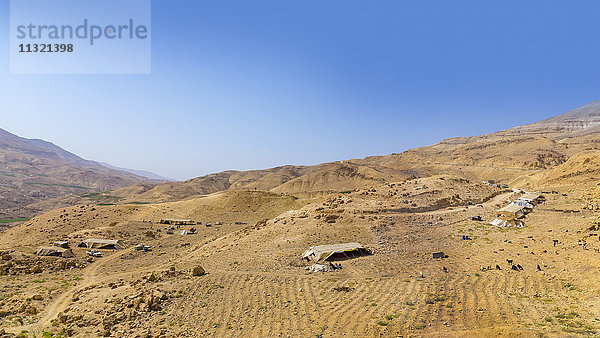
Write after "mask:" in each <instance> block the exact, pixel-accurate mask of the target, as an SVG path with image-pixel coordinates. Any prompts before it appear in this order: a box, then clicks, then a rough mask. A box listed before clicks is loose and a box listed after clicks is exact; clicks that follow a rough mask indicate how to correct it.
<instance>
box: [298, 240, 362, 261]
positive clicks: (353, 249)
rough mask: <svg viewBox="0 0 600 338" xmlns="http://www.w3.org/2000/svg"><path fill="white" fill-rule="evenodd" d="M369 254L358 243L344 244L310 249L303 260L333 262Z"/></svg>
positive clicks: (303, 256)
mask: <svg viewBox="0 0 600 338" xmlns="http://www.w3.org/2000/svg"><path fill="white" fill-rule="evenodd" d="M370 254H371V252H370V251H369V250H367V249H365V247H363V246H362V245H361V244H359V243H344V244H332V245H318V246H313V247H310V248H309V249H308V250H306V252H304V255H302V258H303V259H306V260H307V261H309V262H310V261H316V262H319V261H335V260H343V259H348V258H354V257H360V256H365V255H370Z"/></svg>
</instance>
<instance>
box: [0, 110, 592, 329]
mask: <svg viewBox="0 0 600 338" xmlns="http://www.w3.org/2000/svg"><path fill="white" fill-rule="evenodd" d="M589 114H591V116H587V115H585V114H580V113H577V114H575V115H576V116H577V118H578V119H580V122H581V124H580V125H591V123H588V122H586V121H588V120H590V121H591V120H593V118H594V116H593V114H594V112H593V111H592V112H590V113H589ZM567 115H568V113H567ZM575 115H574V116H575ZM571 119H572V118H571ZM555 129H556V128H554V129H553V128H550V129H548V133H547V134H546V133H543V132H539V133H538V132H536V133H530V134H528V133H520V132H517V133H515V132H510V133H509V132H508V131H502V132H498V133H493V134H489V135H482V136H477V137H468V138H456V139H450V140H445V141H443V142H440V143H438V144H435V145H432V146H429V147H423V148H418V149H413V150H409V151H406V152H404V153H401V154H392V155H388V156H377V157H369V158H365V159H357V160H348V161H341V162H332V163H326V164H321V165H317V166H305V167H296V166H284V167H278V168H273V169H268V170H255V171H247V172H239V171H226V172H222V173H217V174H211V175H206V176H203V177H199V178H195V179H192V180H189V181H186V182H168V183H164V184H154V183H137V184H134V185H131V186H128V187H125V188H121V189H116V190H113V191H110V192H98V193H89V194H85V195H83V194H71V195H69V196H63V197H57V198H55V199H51V200H46V201H44V202H40V203H46V206H45V207H47V208H51V206H56V207H58V206H60V207H58V208H56V209H54V210H51V211H49V212H46V213H44V214H42V215H40V216H37V217H34V218H32V219H31V220H28V221H25V222H23V223H21V224H19V225H17V226H15V227H12V228H9V229H7V230H6V231H4V232H2V233H0V289H1V290H2V291H3V292H2V295H1V296H0V297H1V299H0V337H3V338H4V336H3V334H5V335H6V337H15V335H17V334H25V335H31V334H33V333H35V334H36V335H41V334H44V332H46V333H45V335H46V336H48V335H51V336H53V335H55V334H61V335H63V336H73V337H99V336H105V337H125V336H131V337H172V336H180V337H200V336H202V337H204V336H207V337H275V336H285V337H310V336H312V337H399V336H418V337H498V336H501V337H504V336H508V337H578V336H596V335H598V334H600V319H599V318H600V306H598V305H599V304H600V281H599V279H598V278H597V276H598V273H600V237H599V236H600V235H599V231H600V189H599V188H598V187H599V186H598V182H599V180H598V173H599V172H600V155H598V153H599V151H600V150H599V149H597V145H598V144H600V143H598V141H597V140H598V139H600V135H598V134H597V133H595V132H592V133H587V132H585V133H581V130H582V128H579V129H576V130H574V128H566V129H561V130H560V132H557V131H556V130H555ZM584 130H585V128H584ZM484 181H485V182H484ZM524 191H530V192H534V193H536V192H537V193H541V194H542V195H544V198H540V199H537V198H536V199H535V200H536V202H535V205H530V206H527V207H526V209H528V211H527V212H526V214H525V212H523V215H522V216H519V217H521V218H519V222H521V224H522V226H516V227H515V226H497V225H495V224H498V223H495V221H496V219H497V218H498V217H505V216H500V215H499V213H500V209H501V208H503V207H506V206H508V205H510V203H512V202H513V201H515V200H517V199H518V198H525V196H527V195H528V194H524ZM532 203H533V202H532ZM61 205H62V206H61ZM66 205H68V206H66ZM520 210H525V207H523V209H520ZM515 215H516V213H515ZM515 217H516V216H515ZM168 223H176V224H168ZM110 241H112V242H110ZM65 242H67V243H68V245H70V249H69V251H66V249H62V248H61V249H56V245H65ZM90 242H91V243H100V244H102V245H104V244H106V243H107V242H110V243H113V244H110V245H112V247H110V246H109V247H107V248H98V247H92V248H84V247H79V246H78V244H79V243H90ZM55 243H56V244H55ZM103 243H104V244H103ZM344 243H345V244H344ZM340 244H344V245H349V246H352V247H353V248H359V247H362V250H367V251H368V252H370V254H368V255H363V253H364V251H345V252H346V253H347V254H348V256H349V257H339V258H340V260H336V261H334V262H331V263H330V262H327V261H323V260H319V261H318V262H319V263H322V265H320V266H319V265H313V264H314V263H315V262H314V261H311V262H309V261H307V260H305V259H303V254H304V253H305V252H307V250H308V252H310V251H311V250H309V249H310V248H311V247H313V249H314V250H318V249H316V248H314V247H316V246H321V245H325V246H327V247H328V248H331V245H338V246H335V247H339V245H340ZM53 245H54V247H53ZM321 248H322V247H321ZM89 249H97V251H90V250H89ZM314 250H313V252H314ZM328 250H331V249H328ZM88 251H89V252H88ZM358 252H360V253H361V254H360V255H359V254H357V253H358ZM48 253H52V254H57V255H58V254H60V255H63V256H65V257H58V256H44V255H47V254H48ZM71 254H72V255H73V256H74V257H71ZM325 254H326V255H325V256H327V254H329V252H326V253H325ZM336 255H337V254H336ZM346 258H348V259H346ZM338 264H339V265H338ZM311 268H312V269H313V270H311ZM315 269H317V271H314V270H315ZM319 270H321V271H319ZM322 270H326V271H322ZM13 334H14V335H13Z"/></svg>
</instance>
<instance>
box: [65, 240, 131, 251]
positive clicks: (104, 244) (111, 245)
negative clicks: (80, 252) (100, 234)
mask: <svg viewBox="0 0 600 338" xmlns="http://www.w3.org/2000/svg"><path fill="white" fill-rule="evenodd" d="M77 246H78V247H80V248H88V249H107V250H111V249H112V250H122V249H124V248H125V243H123V241H121V240H113V239H95V238H90V239H86V240H85V241H83V242H81V243H79V245H77Z"/></svg>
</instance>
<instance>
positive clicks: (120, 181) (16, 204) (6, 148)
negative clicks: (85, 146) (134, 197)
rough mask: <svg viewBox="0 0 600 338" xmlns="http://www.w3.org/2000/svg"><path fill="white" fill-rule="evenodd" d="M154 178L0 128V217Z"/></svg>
mask: <svg viewBox="0 0 600 338" xmlns="http://www.w3.org/2000/svg"><path fill="white" fill-rule="evenodd" d="M143 181H151V180H149V179H147V178H144V177H141V176H137V175H134V174H131V173H128V172H125V171H120V170H114V169H110V168H107V167H105V166H102V165H100V164H98V163H96V162H93V161H88V160H84V159H82V158H80V157H78V156H76V155H74V154H72V153H70V152H68V151H65V150H63V149H62V148H60V147H58V146H56V145H54V144H52V143H50V142H46V141H43V140H30V139H25V138H22V137H18V136H16V135H13V134H11V133H9V132H7V131H4V130H1V129H0V219H7V218H12V217H29V216H31V215H35V214H37V213H39V211H40V210H36V209H35V208H27V205H30V204H32V203H36V202H40V201H44V200H48V199H52V198H56V197H59V196H63V195H67V194H86V193H90V192H95V191H106V190H113V189H116V188H120V187H125V186H129V185H132V184H135V183H137V182H143Z"/></svg>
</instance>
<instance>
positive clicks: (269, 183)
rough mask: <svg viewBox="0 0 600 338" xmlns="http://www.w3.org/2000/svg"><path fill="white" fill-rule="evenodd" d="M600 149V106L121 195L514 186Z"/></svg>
mask: <svg viewBox="0 0 600 338" xmlns="http://www.w3.org/2000/svg"><path fill="white" fill-rule="evenodd" d="M562 140H565V141H562ZM559 141H560V142H559ZM599 144H600V100H598V101H594V102H591V103H589V104H586V105H585V106H582V107H581V108H578V109H575V110H572V111H570V112H567V113H564V114H562V115H558V116H556V117H553V118H549V119H546V120H543V121H540V122H536V123H532V124H529V125H525V126H520V127H515V128H511V129H508V130H504V131H499V132H496V133H492V134H487V135H480V136H473V137H457V138H451V139H447V140H444V141H442V142H439V143H437V144H434V145H431V146H427V147H421V148H416V149H411V150H408V151H405V152H403V153H401V154H391V155H385V156H372V157H367V158H364V159H353V160H348V161H339V162H331V163H324V164H319V165H315V166H282V167H277V168H271V169H264V170H252V171H225V172H221V173H216V174H210V175H206V176H203V177H198V178H194V179H191V180H188V181H185V182H170V183H166V184H150V185H149V184H143V185H136V186H132V187H127V188H124V189H119V190H117V191H115V192H113V194H115V195H116V196H119V197H121V198H123V199H124V200H130V201H138V200H143V201H149V202H154V201H157V202H164V201H176V200H181V199H186V198H189V197H191V196H197V195H204V194H211V193H215V192H219V191H225V190H240V189H259V190H268V191H271V192H276V193H288V194H294V195H297V196H301V197H310V196H317V195H323V194H328V193H332V192H343V191H347V190H352V189H360V188H368V187H371V186H375V185H378V184H381V183H384V182H394V181H400V180H404V179H406V178H410V177H425V176H429V175H437V174H451V175H457V176H461V177H468V178H473V179H494V180H510V179H512V178H514V176H515V174H517V175H529V174H535V173H537V172H540V171H543V170H547V169H551V168H555V167H557V166H559V165H561V164H563V163H565V162H566V161H567V160H568V159H569V158H570V157H571V156H573V155H575V154H577V153H579V152H581V151H589V150H595V149H597V148H598V145H599Z"/></svg>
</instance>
